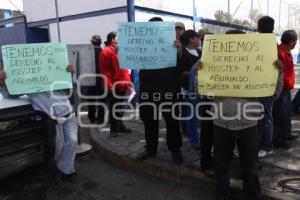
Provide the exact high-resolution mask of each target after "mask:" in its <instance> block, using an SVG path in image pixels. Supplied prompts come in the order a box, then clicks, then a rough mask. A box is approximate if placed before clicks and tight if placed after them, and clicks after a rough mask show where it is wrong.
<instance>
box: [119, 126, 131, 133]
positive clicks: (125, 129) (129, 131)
mask: <svg viewBox="0 0 300 200" xmlns="http://www.w3.org/2000/svg"><path fill="white" fill-rule="evenodd" d="M116 131H117V132H119V133H131V129H130V128H126V127H125V126H120V127H119V128H118V129H117V130H116Z"/></svg>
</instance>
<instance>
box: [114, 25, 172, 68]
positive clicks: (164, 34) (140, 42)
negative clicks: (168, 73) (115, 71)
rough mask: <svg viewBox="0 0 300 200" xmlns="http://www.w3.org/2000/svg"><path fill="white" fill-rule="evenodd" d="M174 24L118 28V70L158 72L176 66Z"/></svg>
mask: <svg viewBox="0 0 300 200" xmlns="http://www.w3.org/2000/svg"><path fill="white" fill-rule="evenodd" d="M175 38H176V34H175V24H174V22H124V23H119V24H118V43H119V51H118V54H119V62H120V66H121V67H124V68H130V69H160V68H167V67H173V66H176V59H177V57H176V55H177V51H176V48H175V47H173V44H174V41H175Z"/></svg>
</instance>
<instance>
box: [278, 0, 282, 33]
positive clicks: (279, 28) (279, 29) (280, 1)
mask: <svg viewBox="0 0 300 200" xmlns="http://www.w3.org/2000/svg"><path fill="white" fill-rule="evenodd" d="M281 3H282V0H279V19H278V21H279V22H278V23H279V27H278V33H279V34H280V31H281Z"/></svg>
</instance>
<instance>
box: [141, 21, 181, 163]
mask: <svg viewBox="0 0 300 200" xmlns="http://www.w3.org/2000/svg"><path fill="white" fill-rule="evenodd" d="M149 21H163V20H162V19H161V18H159V17H154V18H152V19H150V20H149ZM179 93H180V85H179V70H178V68H177V67H176V66H174V67H169V68H165V69H154V70H141V71H140V103H141V104H142V105H141V107H140V116H141V118H142V120H143V123H144V126H145V139H146V146H145V150H144V151H143V152H142V153H140V154H139V155H138V156H137V160H145V159H147V158H149V157H154V156H155V155H156V153H157V146H158V137H159V110H161V111H162V115H163V117H164V119H165V121H166V129H167V145H168V149H169V151H171V153H172V157H173V160H174V162H175V163H176V164H178V165H180V164H182V163H183V158H182V155H181V151H180V148H181V146H182V138H181V134H180V123H179V121H178V120H176V119H175V118H174V116H173V115H172V104H174V103H176V102H178V101H179V99H178V94H179ZM145 103H149V104H152V105H145ZM143 104H144V105H143ZM153 105H154V106H153ZM159 108H160V109H159ZM175 115H176V116H178V115H179V108H176V110H175Z"/></svg>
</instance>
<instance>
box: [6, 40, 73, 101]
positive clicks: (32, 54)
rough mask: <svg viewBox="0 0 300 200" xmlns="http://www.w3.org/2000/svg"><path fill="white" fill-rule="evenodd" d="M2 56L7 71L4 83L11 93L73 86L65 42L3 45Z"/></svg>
mask: <svg viewBox="0 0 300 200" xmlns="http://www.w3.org/2000/svg"><path fill="white" fill-rule="evenodd" d="M2 55H3V63H4V69H5V71H6V73H7V79H6V80H5V83H6V86H7V89H8V91H9V93H10V94H11V95H16V94H28V93H36V92H44V91H50V90H60V89H67V88H70V87H72V84H71V74H70V73H68V72H67V71H66V68H67V65H68V63H69V62H68V55H67V48H66V45H64V44H59V43H57V44H55V43H36V44H18V45H4V46H2ZM54 83H55V84H54ZM68 83H69V84H68ZM52 84H53V85H52Z"/></svg>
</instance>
